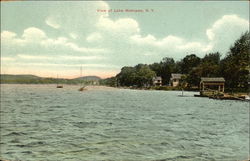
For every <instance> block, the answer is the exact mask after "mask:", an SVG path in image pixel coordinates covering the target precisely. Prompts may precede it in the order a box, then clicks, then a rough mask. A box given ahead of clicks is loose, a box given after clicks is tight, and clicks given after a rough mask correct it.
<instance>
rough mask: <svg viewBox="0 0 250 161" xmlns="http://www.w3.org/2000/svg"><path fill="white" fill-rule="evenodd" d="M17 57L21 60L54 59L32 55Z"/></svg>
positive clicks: (19, 55)
mask: <svg viewBox="0 0 250 161" xmlns="http://www.w3.org/2000/svg"><path fill="white" fill-rule="evenodd" d="M17 57H18V58H21V59H28V60H53V59H55V57H49V56H34V55H26V54H18V55H17Z"/></svg>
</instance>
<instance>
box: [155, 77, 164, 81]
mask: <svg viewBox="0 0 250 161" xmlns="http://www.w3.org/2000/svg"><path fill="white" fill-rule="evenodd" d="M154 80H162V78H161V77H154Z"/></svg>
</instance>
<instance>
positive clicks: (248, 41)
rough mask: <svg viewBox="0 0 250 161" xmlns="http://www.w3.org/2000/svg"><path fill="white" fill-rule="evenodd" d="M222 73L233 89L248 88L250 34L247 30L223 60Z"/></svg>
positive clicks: (227, 84) (227, 83) (227, 85)
mask: <svg viewBox="0 0 250 161" xmlns="http://www.w3.org/2000/svg"><path fill="white" fill-rule="evenodd" d="M220 69H221V73H222V75H223V76H224V78H225V79H226V87H228V88H230V89H231V90H234V89H241V90H247V89H248V78H249V71H250V34H249V32H245V33H244V34H242V35H241V37H240V38H239V39H238V40H236V41H235V43H234V45H233V46H231V48H230V51H229V52H228V54H227V55H226V57H225V58H224V59H223V60H222V61H221V66H220Z"/></svg>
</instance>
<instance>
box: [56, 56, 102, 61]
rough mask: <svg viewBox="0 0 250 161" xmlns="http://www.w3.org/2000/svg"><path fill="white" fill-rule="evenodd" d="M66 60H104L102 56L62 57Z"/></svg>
mask: <svg viewBox="0 0 250 161" xmlns="http://www.w3.org/2000/svg"><path fill="white" fill-rule="evenodd" d="M59 58H63V59H66V60H99V59H104V58H103V57H102V56H60V57H59Z"/></svg>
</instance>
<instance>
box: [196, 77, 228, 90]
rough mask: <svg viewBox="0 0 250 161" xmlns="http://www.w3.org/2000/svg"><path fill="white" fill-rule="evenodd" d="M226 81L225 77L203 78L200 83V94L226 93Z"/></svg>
mask: <svg viewBox="0 0 250 161" xmlns="http://www.w3.org/2000/svg"><path fill="white" fill-rule="evenodd" d="M224 86H225V79H224V78H223V77H214V78H208V77H202V78H201V82H200V93H201V94H204V93H205V92H209V91H212V92H216V91H217V92H219V93H221V92H222V93H224V88H225V87H224Z"/></svg>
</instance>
